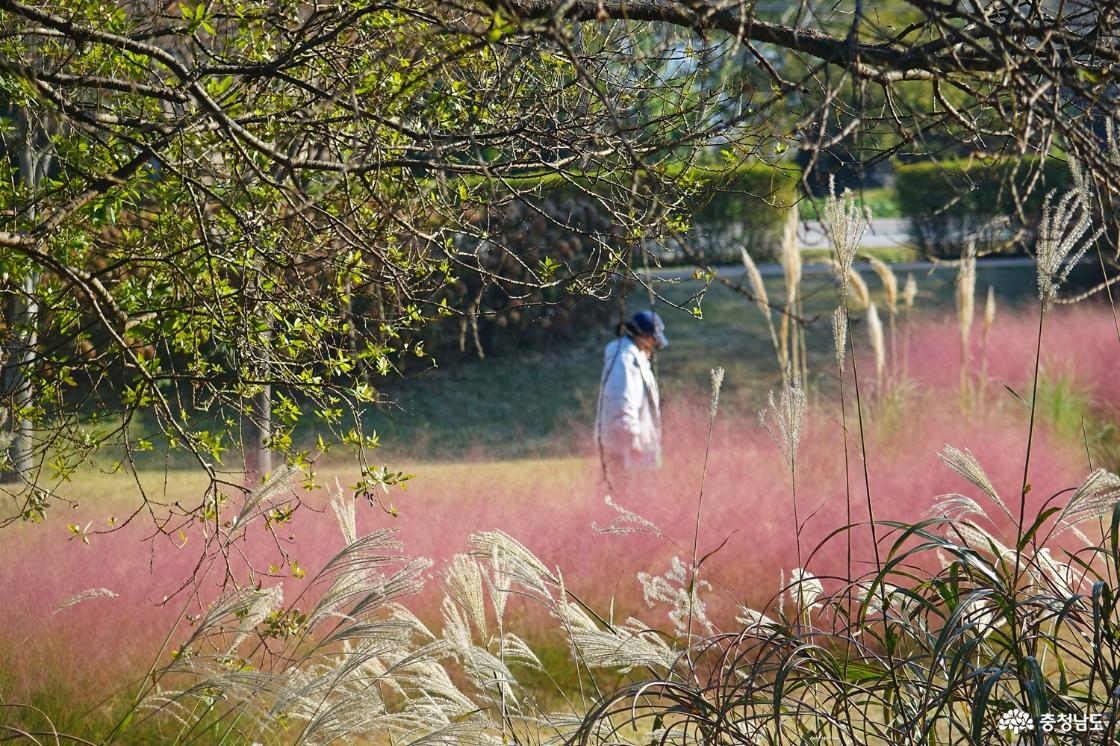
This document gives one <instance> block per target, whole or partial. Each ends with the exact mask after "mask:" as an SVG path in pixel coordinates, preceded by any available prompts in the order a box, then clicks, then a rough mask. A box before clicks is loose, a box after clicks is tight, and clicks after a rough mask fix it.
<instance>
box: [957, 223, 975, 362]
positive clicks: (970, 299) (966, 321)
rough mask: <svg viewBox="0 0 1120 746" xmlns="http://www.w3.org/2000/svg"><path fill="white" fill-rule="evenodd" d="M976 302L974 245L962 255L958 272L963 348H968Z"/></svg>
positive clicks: (958, 314)
mask: <svg viewBox="0 0 1120 746" xmlns="http://www.w3.org/2000/svg"><path fill="white" fill-rule="evenodd" d="M975 303H976V250H975V248H974V247H973V246H972V245H969V247H968V248H967V249H966V250H965V253H964V255H962V256H961V265H960V270H959V271H958V273H957V325H958V326H959V327H960V332H961V349H963V350H965V351H966V358H967V350H968V338H969V335H970V333H971V331H972V318H973V315H974V310H975Z"/></svg>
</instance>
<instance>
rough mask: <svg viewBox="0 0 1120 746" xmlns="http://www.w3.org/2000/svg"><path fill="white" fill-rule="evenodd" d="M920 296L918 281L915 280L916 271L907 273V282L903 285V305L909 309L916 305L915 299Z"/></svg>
mask: <svg viewBox="0 0 1120 746" xmlns="http://www.w3.org/2000/svg"><path fill="white" fill-rule="evenodd" d="M917 297H918V283H917V282H915V281H914V273H913V272H911V273H909V274H907V275H906V284H905V285H903V286H902V305H903V306H905V307H906V310H907V311H909V310H910V309H911V308H913V307H914V299H915V298H917Z"/></svg>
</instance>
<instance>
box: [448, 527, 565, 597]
mask: <svg viewBox="0 0 1120 746" xmlns="http://www.w3.org/2000/svg"><path fill="white" fill-rule="evenodd" d="M467 546H469V547H470V548H471V553H472V554H474V555H475V556H478V557H484V558H490V557H493V556H495V553H497V555H498V556H500V557H501V558H502V561H503V562H504V563H505V564H504V567H505V568H506V570H507V572H508V573H509V574H510V576H511V577H512V578H513V579H514V580H516V581H517V582H518V583H520V584H521V585H522V586H523V587H525V588H527V589H529V590H532V591H535V592H536V593H538V594H539V595H541V596H542V597H545V598H550V597H551V593H550V592H549V589H548V586H549V585H552V586H556V585H558V584H559V582H560V581H559V579H558V578H557V577H556V575H555V574H553V573H552V572H551V571H550V570H549V569H548V568H547V567H545V565H544V563H543V562H541V561H540V560H539V559H537V557H536V555H534V554H533V553H532V552H530V551H529V550H528V549H526V548H525V546H524V545H523V544H521V542H519V541H517V539H514V538H513V537H512V536H510V535H509V534H507V533H505V532H504V531H478V532H475V533H473V534H471V535H470V537H468V538H467Z"/></svg>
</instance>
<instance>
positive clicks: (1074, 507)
mask: <svg viewBox="0 0 1120 746" xmlns="http://www.w3.org/2000/svg"><path fill="white" fill-rule="evenodd" d="M1117 502H1120V476H1117V475H1115V474H1113V473H1112V472H1110V471H1107V470H1105V469H1097V470H1096V471H1094V472H1093V473H1092V474H1090V475H1089V476H1088V477H1086V478H1085V481H1084V482H1082V483H1081V486H1080V487H1078V488H1077V491H1075V492H1074V493H1073V496H1072V497H1070V499H1069V502H1068V503H1066V506H1065V507H1064V508H1062V512H1061V513H1059V514H1058V518H1057V520H1056V521H1055V524H1054V536H1055V537H1056V536H1058V535H1059V534H1061V533H1063V532H1065V531H1066V530H1067V529H1070V528H1072V527H1074V526H1076V525H1077V524H1079V523H1081V522H1082V521H1084V520H1086V519H1088V518H1096V517H1097V516H1100V515H1104V514H1105V513H1107V512H1109V511H1110V510H1112V507H1113V506H1114V505H1115V504H1116V503H1117Z"/></svg>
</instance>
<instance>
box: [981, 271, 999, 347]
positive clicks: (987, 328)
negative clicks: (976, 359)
mask: <svg viewBox="0 0 1120 746" xmlns="http://www.w3.org/2000/svg"><path fill="white" fill-rule="evenodd" d="M995 322H996V291H995V288H993V287H992V286H991V285H989V286H988V297H987V299H986V300H985V301H984V325H983V326H981V327H980V346H981V347H984V348H987V346H988V335H989V334H991V332H992V325H993V324H995Z"/></svg>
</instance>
